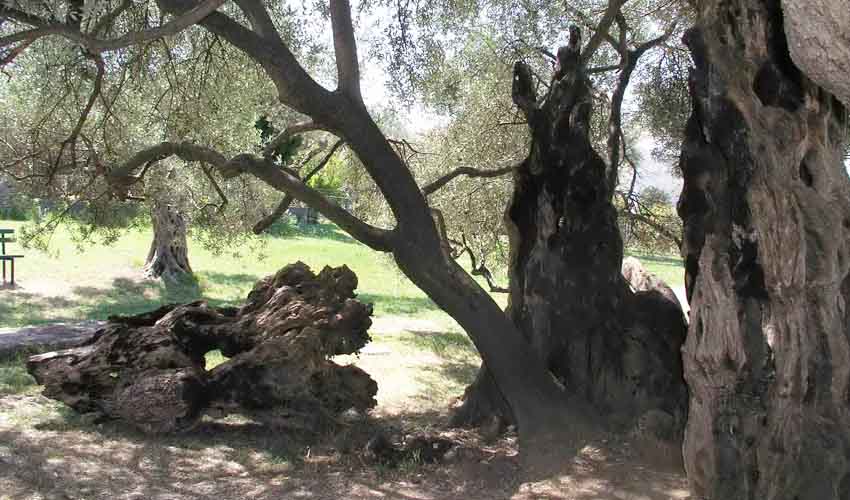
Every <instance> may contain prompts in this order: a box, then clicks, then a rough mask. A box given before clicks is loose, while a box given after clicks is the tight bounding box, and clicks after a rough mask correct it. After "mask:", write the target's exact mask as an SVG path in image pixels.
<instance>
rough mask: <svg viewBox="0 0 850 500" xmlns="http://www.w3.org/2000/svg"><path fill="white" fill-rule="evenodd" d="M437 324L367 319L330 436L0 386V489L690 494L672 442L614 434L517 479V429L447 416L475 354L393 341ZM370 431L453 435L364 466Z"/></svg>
mask: <svg viewBox="0 0 850 500" xmlns="http://www.w3.org/2000/svg"><path fill="white" fill-rule="evenodd" d="M435 326H436V325H433V324H428V322H427V321H423V320H405V319H397V318H396V319H394V318H378V319H377V320H376V324H375V327H374V328H373V332H374V336H375V337H376V339H382V338H383V339H387V340H385V341H380V340H378V341H376V342H375V343H373V344H371V345H370V347H369V348H367V349H366V350H365V352H364V353H363V354H362V355H361V356H360V357H359V358H350V359H347V360H342V361H353V362H356V363H357V364H358V365H360V366H361V367H363V368H364V369H365V370H367V371H368V372H369V373H370V374H372V376H373V377H374V378H375V379H376V380H377V381H378V385H379V388H380V389H379V394H378V407H377V408H376V409H375V410H374V411H373V412H372V413H371V414H370V415H368V416H352V417H351V418H350V419H349V420H348V421H347V423H346V425H345V426H344V427H343V429H342V430H341V431H339V432H337V433H335V434H333V435H331V434H328V435H322V436H304V435H298V434H297V433H287V432H282V431H279V430H273V429H268V428H264V427H262V426H260V425H257V424H255V423H254V422H251V421H248V420H244V419H240V418H235V417H228V418H225V419H219V420H212V419H210V420H205V421H204V422H203V424H202V425H201V426H200V427H199V428H197V429H196V430H194V431H192V432H191V433H188V434H186V435H180V436H163V437H150V436H145V435H142V434H140V433H138V432H136V431H133V430H131V429H127V428H125V427H122V426H121V425H119V424H116V423H103V424H95V423H92V422H87V421H86V419H85V418H83V417H80V416H78V415H76V414H74V413H72V412H70V411H68V410H67V409H66V408H64V407H63V406H62V405H60V404H57V403H55V402H52V401H50V400H48V399H46V398H44V397H43V396H41V395H40V394H38V388H37V387H32V388H30V389H28V390H25V391H20V392H17V393H7V394H3V393H0V499H2V500H7V499H8V500H11V499H110V500H111V499H140V500H141V499H163V500H165V499H169V500H172V499H180V500H183V499H187V500H188V499H207V498H213V499H218V500H227V499H243V498H246V499H248V498H250V499H255V498H256V499H302V498H304V499H317V500H335V499H367V498H368V499H371V498H380V499H399V500H414V499H416V500H432V499H433V500H438V499H458V500H460V499H464V500H466V499H470V500H475V499H480V500H495V499H508V498H516V499H533V498H538V499H576V500H589V499H619V500H667V499H685V498H690V497H689V493H688V489H687V483H686V480H685V478H684V474H683V473H682V471H681V468H680V467H677V466H675V465H667V466H663V465H659V463H661V462H665V461H667V462H669V461H670V457H671V456H675V455H676V450H658V449H655V450H652V449H650V450H647V451H649V452H650V454H653V455H655V456H654V457H651V459H649V458H647V457H646V456H644V455H641V454H640V453H638V452H637V451H635V450H637V449H638V446H633V443H629V442H626V441H625V440H624V439H619V438H614V437H610V438H608V439H607V440H601V441H598V442H594V443H587V444H586V446H584V448H583V449H582V450H581V452H580V453H579V454H578V456H576V457H575V459H574V460H573V463H572V464H570V465H569V467H568V473H565V474H563V475H561V476H559V477H554V478H551V479H549V480H548V481H543V482H540V483H537V484H534V485H528V484H525V485H523V484H520V480H519V477H520V475H519V468H518V456H517V447H516V437H515V436H514V435H510V434H509V435H507V436H505V437H503V438H501V439H498V440H496V441H494V442H489V443H488V442H484V441H483V440H482V438H481V436H480V435H479V434H478V433H477V432H474V431H458V430H454V431H452V430H449V429H448V428H447V425H446V423H447V411H446V408H447V406H448V405H449V403H450V399H451V396H452V395H457V394H458V393H459V391H458V388H459V387H462V385H463V383H465V382H464V381H465V380H467V379H468V378H469V377H470V376H471V374H473V373H474V371H475V368H476V360H474V359H469V358H468V357H463V356H458V355H456V354H452V353H451V352H449V351H445V350H443V351H441V350H435V351H432V352H431V353H428V352H425V353H423V351H422V349H421V345H420V344H417V347H416V348H413V347H410V346H409V345H406V344H405V343H404V342H403V341H402V340H403V339H405V338H407V337H409V336H410V335H419V336H426V337H427V336H429V335H437V334H436V333H434V328H435ZM393 339H395V340H393ZM399 339H401V340H399ZM449 380H454V381H453V382H447V381H449ZM565 425H569V423H566V422H565ZM378 429H380V430H381V431H382V432H384V433H385V434H387V435H389V436H391V437H392V438H394V439H401V438H402V437H403V436H405V435H409V434H411V433H421V432H428V433H438V434H440V435H442V436H444V437H448V438H451V439H453V440H455V441H456V442H457V443H458V444H459V446H458V448H457V449H456V451H455V452H454V453H452V454H450V455H451V457H450V459H449V460H448V461H447V462H445V463H442V464H423V463H418V461H417V460H415V459H410V460H406V461H404V462H402V463H401V464H400V465H399V466H398V467H392V468H391V467H388V466H383V465H375V464H370V463H367V462H366V461H365V460H364V458H363V454H362V453H361V451H362V449H363V447H364V445H365V443H366V442H367V440H368V439H369V438H370V437H372V436H373V435H374V433H375V432H376V431H377V430H378ZM649 462H653V463H655V465H652V466H651V465H648V463H649Z"/></svg>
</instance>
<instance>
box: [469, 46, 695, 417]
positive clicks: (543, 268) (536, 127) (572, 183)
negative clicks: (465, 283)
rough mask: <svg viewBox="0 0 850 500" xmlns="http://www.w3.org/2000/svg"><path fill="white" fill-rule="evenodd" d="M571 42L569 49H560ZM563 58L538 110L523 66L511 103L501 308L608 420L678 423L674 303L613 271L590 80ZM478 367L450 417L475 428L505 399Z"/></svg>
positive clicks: (610, 209) (681, 330)
mask: <svg viewBox="0 0 850 500" xmlns="http://www.w3.org/2000/svg"><path fill="white" fill-rule="evenodd" d="M564 49H569V48H563V49H562V50H564ZM572 60H573V63H572V64H570V63H569V61H566V62H567V64H562V65H561V69H560V72H559V73H557V74H556V79H555V80H554V81H553V87H552V90H551V91H550V93H549V95H548V96H547V98H546V100H545V101H544V102H543V103H542V105H540V106H539V107H538V106H537V105H529V104H528V103H532V102H534V98H533V97H529V96H522V95H520V96H519V98H517V97H518V94H523V92H524V91H523V88H529V89H530V88H533V87H532V86H531V84H530V80H529V79H528V78H527V77H526V76H525V73H527V70H526V69H524V67H523V65H522V64H521V63H518V65H517V66H516V67H515V77H514V99H515V101H517V104H518V105H519V106H520V107H521V108H523V107H525V108H527V109H526V112H527V115H528V119H529V125H530V128H531V134H532V145H531V151H530V153H529V156H528V158H527V159H526V160H525V162H524V163H523V164H521V165H520V167H519V168H517V169H516V170H515V174H514V192H513V196H512V198H511V200H510V203H509V205H508V207H507V210H506V213H505V222H506V225H507V228H508V234H509V236H510V242H511V258H510V266H509V272H510V282H511V284H510V296H509V308H508V314H509V316H510V318H511V320H512V321H513V323H514V324H515V325H517V327H518V328H519V329H520V330H521V331H522V332H523V333H524V336H525V339H526V341H527V342H528V343H529V344H530V346H531V347H532V350H533V352H534V353H535V355H536V357H537V360H538V361H537V362H538V363H540V364H542V365H543V366H544V368H545V369H546V370H547V372H549V373H550V374H551V375H552V376H554V377H555V378H556V379H557V380H558V381H559V382H560V384H561V385H562V386H563V387H565V388H566V392H567V393H568V394H570V395H572V396H574V397H577V399H578V400H581V401H584V402H586V403H590V404H591V405H592V406H593V407H594V408H595V409H596V410H598V411H599V413H600V414H602V415H606V416H607V417H609V421H610V423H612V424H614V425H616V426H618V427H622V426H626V425H629V424H633V423H634V422H635V421H636V419H637V418H639V417H640V416H641V415H643V414H644V413H646V412H647V411H650V410H660V411H663V412H665V413H667V414H669V415H671V416H672V419H673V420H674V421H676V422H678V425H679V427H680V429H681V427H682V426H683V425H684V418H685V414H686V405H687V392H686V389H685V384H684V379H683V376H682V366H681V358H680V355H679V349H680V347H681V345H682V343H683V342H684V338H685V332H686V328H687V327H686V324H685V319H684V315H683V313H682V310H681V307H680V306H679V304H678V302H675V301H671V300H668V299H667V298H666V297H665V296H664V294H663V293H662V292H661V291H659V290H656V289H652V290H649V289H643V290H640V291H638V292H637V293H635V292H633V291H632V290H631V289H630V287H629V283H628V282H627V281H626V280H625V279H624V278H623V275H622V274H621V264H622V260H623V243H622V240H621V238H620V233H619V228H618V225H617V213H616V209H615V208H614V206H613V204H612V201H611V200H612V189H613V186H612V185H611V183H610V182H609V176H608V169H607V168H606V163H605V161H604V160H603V159H602V158H601V157H600V156H599V154H597V152H596V151H595V150H594V149H593V147H592V146H591V143H590V139H589V136H588V131H589V127H590V114H591V110H592V101H591V87H590V81H589V80H588V78H587V76H586V74H585V73H584V69H583V66H582V65H581V64H580V63H579V62H578V53H577V52H576V53H575V54H574V56H573V57H572ZM486 370H487V368H486V367H483V368H482V371H481V372H480V373H479V375H478V378H477V380H476V382H475V383H474V384H473V385H472V386H471V387H470V388H469V389H468V390H467V392H466V395H465V401H464V404H463V406H461V407H460V408H459V409H458V410H457V412H456V414H455V416H454V423H456V424H480V423H481V422H484V421H486V420H487V419H489V418H491V416H492V414H494V413H496V414H501V416H502V417H503V418H505V419H506V420H508V421H510V420H511V416H510V414H509V413H508V411H507V410H508V409H509V406H508V405H507V404H506V402H505V401H504V400H503V399H502V398H501V397H499V391H498V389H497V387H496V386H495V384H493V383H492V377H491V376H490V375H489V374H488V373H487V372H486Z"/></svg>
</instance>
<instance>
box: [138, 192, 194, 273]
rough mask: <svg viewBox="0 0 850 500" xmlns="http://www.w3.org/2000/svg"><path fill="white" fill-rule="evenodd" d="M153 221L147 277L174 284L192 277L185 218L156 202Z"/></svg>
mask: <svg viewBox="0 0 850 500" xmlns="http://www.w3.org/2000/svg"><path fill="white" fill-rule="evenodd" d="M151 221H152V222H153V241H152V242H151V247H150V250H149V251H148V257H147V259H145V268H144V274H145V276H147V277H149V278H160V277H161V278H163V279H166V280H172V281H176V280H180V279H182V278H185V277H187V276H191V275H192V267H191V266H190V265H189V247H188V246H187V244H186V221H185V220H184V219H183V216H182V215H181V214H180V212H178V211H177V210H176V209H175V208H174V207H172V206H171V205H169V204H167V203H162V202H155V203H154V205H153V207H151Z"/></svg>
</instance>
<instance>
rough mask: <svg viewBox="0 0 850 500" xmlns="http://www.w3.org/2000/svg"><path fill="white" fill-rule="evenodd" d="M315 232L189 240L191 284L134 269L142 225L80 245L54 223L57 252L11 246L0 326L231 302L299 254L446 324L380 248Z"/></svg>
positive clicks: (393, 305)
mask: <svg viewBox="0 0 850 500" xmlns="http://www.w3.org/2000/svg"><path fill="white" fill-rule="evenodd" d="M21 225H22V223H20V222H13V221H0V227H4V228H12V229H19V228H20V227H21ZM316 233H317V234H315V235H297V236H293V237H287V238H275V237H266V238H265V240H264V242H265V247H264V248H263V249H262V250H261V252H255V251H252V250H251V249H241V248H225V249H222V250H223V251H222V253H221V254H219V255H214V254H213V253H212V252H210V251H209V250H206V249H204V248H203V247H202V246H201V245H200V244H198V243H197V242H196V241H193V240H190V242H189V259H190V262H191V265H192V267H193V269H194V271H195V272H196V276H197V284H196V285H190V286H165V285H163V284H162V283H160V282H159V281H150V280H143V279H141V274H140V270H141V268H142V265H143V263H144V258H145V255H146V254H147V250H148V246H149V245H150V240H151V233H150V231H149V230H146V231H133V232H130V233H129V234H127V235H125V236H124V237H122V238H121V239H119V240H118V241H117V242H116V243H115V244H114V245H111V246H108V247H105V246H92V247H90V248H87V249H86V250H85V251H84V252H82V253H80V252H78V251H77V250H76V248H75V247H74V245H73V243H72V242H71V239H70V236H69V234H68V233H67V232H65V231H63V230H61V229H60V230H59V231H57V233H56V235H55V236H54V239H53V242H52V247H53V248H54V249H55V250H54V251H55V252H56V255H49V254H46V253H43V252H39V251H35V250H30V249H21V248H20V247H18V246H13V247H12V248H13V249H14V251H15V252H16V253H23V254H25V255H26V257H25V258H24V259H23V260H21V261H19V263H18V266H17V269H16V271H17V275H16V278H17V280H18V281H19V283H20V285H21V288H19V289H18V290H14V291H8V290H6V291H2V292H0V294H2V295H0V327H18V326H24V325H29V324H38V323H46V322H53V321H65V320H71V321H78V320H83V319H105V318H106V317H107V316H109V315H113V314H131V313H136V312H140V311H144V310H148V309H152V308H155V307H157V306H159V305H160V304H162V303H167V302H186V301H191V300H197V299H199V298H204V299H206V300H208V301H210V302H211V303H212V304H216V305H219V304H238V303H240V302H242V301H243V300H244V298H245V296H246V295H247V294H248V292H249V291H250V290H251V287H252V286H253V285H254V283H255V282H256V281H257V280H259V279H260V278H262V277H263V276H266V275H268V274H272V273H274V272H275V271H277V270H278V269H280V268H281V267H283V266H284V265H286V264H289V263H292V262H295V261H298V260H301V261H303V262H305V263H307V264H308V265H310V266H311V267H312V268H313V270H314V271H316V272H318V271H319V270H321V269H322V267H324V266H325V265H331V266H338V265H342V264H346V265H348V267H350V268H351V269H352V270H353V271H354V272H355V273H356V274H357V276H358V278H359V280H360V285H359V289H358V291H359V292H360V298H361V300H364V301H366V302H372V303H374V304H375V315H376V316H389V315H392V316H406V317H415V318H420V319H430V320H434V321H437V322H439V323H441V324H443V325H444V326H446V327H449V328H451V327H453V324H452V323H453V322H451V320H450V319H449V318H448V317H447V316H446V315H445V314H444V313H442V312H441V311H439V309H438V308H437V307H436V306H435V305H434V304H433V302H431V300H430V299H428V298H427V297H426V296H425V294H424V293H422V292H421V291H420V290H419V289H418V288H416V287H415V286H414V285H413V284H412V283H411V282H410V281H409V280H407V278H405V277H404V276H402V274H401V273H400V272H399V271H398V270H397V269H396V268H395V266H394V265H392V263H391V262H390V261H389V259H388V258H387V257H386V256H382V255H380V254H378V253H376V252H374V251H372V250H370V249H368V248H367V247H365V246H363V245H360V244H359V243H357V242H355V241H353V240H351V239H350V238H349V237H347V235H345V234H343V233H341V232H338V231H335V230H333V229H329V228H328V227H324V228H321V229H320V230H319V231H317V232H316ZM234 254H236V255H234ZM260 254H264V255H260ZM455 328H456V327H455Z"/></svg>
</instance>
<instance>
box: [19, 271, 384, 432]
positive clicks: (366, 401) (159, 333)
mask: <svg viewBox="0 0 850 500" xmlns="http://www.w3.org/2000/svg"><path fill="white" fill-rule="evenodd" d="M356 287H357V277H356V276H355V275H354V273H353V272H351V270H349V269H348V268H347V267H345V266H343V267H338V268H333V269H332V268H330V267H326V268H325V269H324V270H322V272H320V273H319V274H318V276H317V275H315V274H313V272H312V271H310V268H309V267H307V266H306V265H305V264H303V263H301V262H298V263H295V264H291V265H289V266H286V267H284V268H283V269H281V270H280V271H278V273H277V274H275V275H273V276H268V277H266V278H264V279H263V280H261V281H259V282H257V284H256V285H255V286H254V289H253V290H251V292H250V293H249V294H248V299H247V301H246V303H245V305H243V306H242V307H241V308H239V309H236V308H213V307H209V306H208V305H207V304H206V303H205V302H195V303H192V304H185V305H180V306H174V305H171V306H165V307H162V308H160V309H158V310H156V311H152V312H149V313H145V314H140V315H137V316H130V317H115V318H110V322H109V323H108V324H107V325H106V326H105V327H104V328H102V329H100V330H99V331H97V332H96V333H95V336H94V337H93V338H92V339H91V340H89V341H88V342H86V343H85V344H84V345H82V346H81V347H77V348H73V349H67V350H64V351H58V352H52V353H47V354H42V355H38V356H33V357H31V358H30V359H29V362H28V363H27V369H28V371H29V372H30V373H31V374H32V375H33V376H34V377H35V379H36V380H37V381H38V382H39V383H40V384H43V385H44V386H45V388H44V394H45V395H46V396H48V397H50V398H53V399H57V400H59V401H62V402H64V403H66V404H67V405H69V406H70V407H71V408H73V409H74V410H76V411H78V412H80V413H87V414H93V415H94V416H98V417H101V418H111V419H121V420H123V421H125V422H128V423H130V424H132V425H134V426H136V427H138V428H140V429H142V430H143V431H146V432H150V433H163V432H176V431H183V430H187V429H190V428H192V427H193V426H194V425H195V424H197V423H198V421H199V420H200V417H201V416H202V415H203V414H205V413H208V414H212V415H214V416H221V415H223V414H227V413H241V414H245V415H248V416H250V417H252V418H255V419H258V420H260V421H263V422H267V423H269V424H273V425H277V426H282V427H287V428H295V429H299V430H303V429H307V430H311V431H317V430H319V429H321V428H322V427H324V426H327V425H329V424H333V422H334V420H335V418H334V416H335V415H338V414H339V413H341V412H343V411H345V410H348V409H349V408H356V409H358V410H365V409H368V408H371V407H373V406H375V403H376V401H375V398H374V396H375V393H376V392H377V384H375V381H373V380H372V378H371V377H369V375H368V374H367V373H366V372H364V371H363V370H361V369H359V368H357V367H355V366H353V365H349V366H339V365H337V364H335V363H334V362H332V361H330V359H329V358H330V357H332V356H335V355H338V354H352V353H355V352H357V351H359V350H360V349H361V348H362V347H363V346H364V345H365V344H366V343H367V342H369V340H370V339H369V334H368V333H367V330H368V328H369V326H371V324H372V321H371V319H370V318H369V316H370V315H371V314H372V307H371V306H370V305H365V304H362V303H361V302H359V301H358V300H356V299H355V298H354V289H355V288H356ZM214 349H219V350H221V353H222V354H223V355H225V356H228V357H229V358H230V359H229V360H227V361H225V362H224V363H222V364H220V365H218V366H216V367H213V368H212V369H210V370H207V367H206V366H205V358H204V355H205V354H206V353H207V352H209V351H212V350H214Z"/></svg>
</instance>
